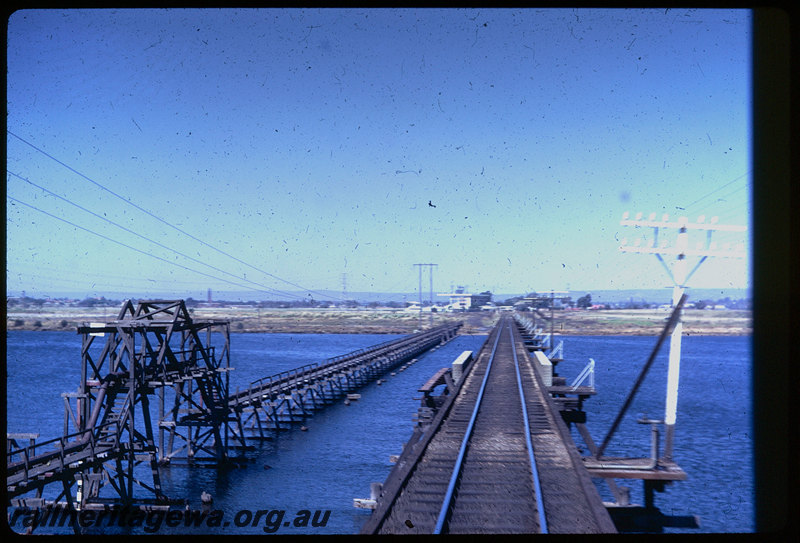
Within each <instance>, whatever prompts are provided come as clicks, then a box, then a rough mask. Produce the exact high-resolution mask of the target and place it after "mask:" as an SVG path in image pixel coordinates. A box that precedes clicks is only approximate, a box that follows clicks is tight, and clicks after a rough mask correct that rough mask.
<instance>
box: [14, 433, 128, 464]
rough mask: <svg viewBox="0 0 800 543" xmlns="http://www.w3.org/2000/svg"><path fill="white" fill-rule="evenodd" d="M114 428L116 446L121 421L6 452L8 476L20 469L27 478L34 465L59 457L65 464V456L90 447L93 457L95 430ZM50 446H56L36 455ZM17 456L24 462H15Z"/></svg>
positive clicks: (119, 436)
mask: <svg viewBox="0 0 800 543" xmlns="http://www.w3.org/2000/svg"><path fill="white" fill-rule="evenodd" d="M111 426H114V427H115V430H114V443H115V445H116V444H117V443H119V441H120V438H121V437H122V424H121V423H120V421H111V422H106V423H104V424H101V425H99V426H96V427H95V428H87V429H86V430H79V431H77V432H73V433H71V434H67V435H65V436H59V437H55V438H52V439H48V440H47V441H42V442H41V443H34V444H32V445H26V446H24V447H20V448H17V449H11V450H9V451H7V452H6V471H7V475H8V474H10V473H9V472H11V471H19V469H20V468H22V469H24V470H25V473H26V477H27V472H28V470H29V469H30V467H31V465H32V463H34V464H35V463H41V462H44V461H45V460H47V459H52V458H54V457H56V456H57V457H59V459H60V460H61V461H62V463H63V462H64V455H65V454H69V453H71V452H75V451H79V450H82V449H84V448H86V446H87V445H88V446H89V447H90V448H91V451H92V454H91V455H90V456H91V457H94V455H95V447H96V439H97V438H96V436H95V433H94V432H93V430H95V431H99V430H102V429H103V428H107V427H111ZM79 436H80V437H81V438H82V439H75V440H74V441H73V440H71V438H77V437H79ZM50 445H56V446H55V447H54V448H53V449H51V450H48V451H45V452H43V453H39V454H36V449H40V448H42V447H48V446H50ZM17 455H22V456H23V459H22V460H17V461H16V462H15V461H13V458H14V457H15V456H17Z"/></svg>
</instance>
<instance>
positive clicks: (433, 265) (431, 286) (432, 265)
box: [414, 264, 438, 328]
mask: <svg viewBox="0 0 800 543" xmlns="http://www.w3.org/2000/svg"><path fill="white" fill-rule="evenodd" d="M414 266H419V324H420V328H422V268H423V266H427V267H428V270H429V272H430V288H431V290H430V296H431V299H430V302H431V318H430V321H431V324H433V268H434V267H435V266H438V264H414Z"/></svg>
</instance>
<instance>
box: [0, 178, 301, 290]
mask: <svg viewBox="0 0 800 543" xmlns="http://www.w3.org/2000/svg"><path fill="white" fill-rule="evenodd" d="M6 172H7V173H8V174H10V175H13V176H14V177H16V178H18V179H21V180H22V181H25V182H26V183H28V184H29V185H31V186H34V187H36V188H37V189H39V190H41V191H43V192H45V193H47V194H49V195H51V196H53V197H55V198H58V199H59V200H63V201H64V202H67V203H68V204H70V205H71V206H74V207H77V208H78V209H80V210H81V211H84V212H86V213H88V214H90V215H92V216H93V217H97V218H98V219H101V220H103V221H105V222H107V223H109V224H111V225H114V226H116V227H117V228H120V229H122V230H124V231H125V232H128V233H129V234H133V235H134V236H136V237H139V238H141V239H143V240H145V241H148V242H150V243H153V244H155V245H158V246H159V247H161V248H162V249H166V250H168V251H172V252H173V253H175V254H177V255H180V256H182V257H184V258H188V259H189V260H191V261H193V262H197V263H198V264H202V265H203V266H207V267H209V268H211V269H212V270H215V271H218V272H220V273H224V274H225V275H230V276H232V277H235V278H236V279H243V280H244V281H247V282H248V283H252V284H254V285H257V286H258V287H261V288H260V289H258V290H262V289H263V291H264V292H269V293H272V294H280V295H282V296H288V297H293V298H302V296H297V295H296V294H291V293H289V292H284V291H281V290H277V289H274V288H272V287H268V286H266V285H262V284H260V283H257V282H255V281H251V280H250V279H247V278H246V277H239V276H238V275H236V274H233V273H230V272H227V271H225V270H223V269H220V268H217V267H216V266H212V265H211V264H208V263H207V262H203V261H202V260H200V259H197V258H194V257H193V256H189V255H187V254H184V253H182V252H180V251H178V250H177V249H173V248H172V247H167V246H166V245H164V244H163V243H159V242H158V241H155V240H153V239H150V238H148V237H147V236H145V235H143V234H140V233H139V232H136V231H134V230H131V229H130V228H127V227H125V226H123V225H121V224H118V223H116V222H114V221H112V220H111V219H109V218H107V217H103V216H102V215H100V214H98V213H95V212H94V211H91V210H89V209H86V208H85V207H83V206H81V205H79V204H76V203H75V202H73V201H71V200H69V199H68V198H64V197H63V196H60V195H58V194H56V193H55V192H53V191H50V190H48V189H46V188H44V187H42V186H40V185H37V184H36V183H34V182H33V181H31V180H29V179H26V178H24V177H22V176H21V175H18V174H16V173H14V172H12V171H10V170H6ZM251 288H252V287H251Z"/></svg>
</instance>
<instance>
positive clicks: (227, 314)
mask: <svg viewBox="0 0 800 543" xmlns="http://www.w3.org/2000/svg"><path fill="white" fill-rule="evenodd" d="M14 309H15V310H14V311H12V312H8V313H7V315H6V330H8V331H14V330H27V331H43V332H47V331H61V332H70V331H72V332H74V331H75V330H76V328H77V327H78V326H80V325H82V324H84V323H87V322H111V321H114V320H115V319H116V315H117V313H118V309H117V308H112V307H106V308H89V307H57V308H51V309H47V310H38V309H36V310H34V309H30V310H25V309H17V308H14ZM498 315H499V313H494V312H467V313H434V314H433V324H440V323H444V322H453V321H463V322H464V327H463V328H462V330H461V331H462V333H465V334H485V333H487V332H488V331H489V330H490V329H491V328H492V326H493V325H494V323H495V322H496V320H497V318H498ZM527 315H528V316H529V317H532V316H533V314H532V313H527ZM192 316H193V318H196V319H198V320H204V319H223V320H229V321H230V323H231V333H276V334H410V333H413V332H414V331H416V330H418V329H420V328H421V327H422V328H427V327H429V326H430V323H431V313H423V314H422V316H421V317H420V314H419V313H417V312H413V311H407V310H397V309H357V310H331V309H278V310H274V309H256V308H242V307H230V308H225V307H222V308H203V309H197V310H196V311H193V312H192ZM554 316H555V319H554V324H553V326H552V327H551V325H550V323H549V322H548V321H544V320H543V319H541V318H538V319H537V320H536V323H537V325H538V326H540V327H542V328H543V329H544V330H543V331H544V332H545V333H547V332H550V331H551V329H552V331H553V332H554V334H555V335H571V336H604V335H630V336H655V335H658V334H659V333H660V332H661V330H662V329H663V327H664V324H665V322H666V319H667V317H669V312H668V311H664V310H657V309H610V310H597V311H589V310H587V311H556V312H554ZM683 323H684V324H683V331H684V335H687V336H692V335H695V336H699V335H704V336H726V335H727V336H747V335H751V334H752V333H753V329H752V314H751V312H750V311H748V310H697V309H689V310H686V311H684V314H683Z"/></svg>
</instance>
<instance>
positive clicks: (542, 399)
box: [362, 318, 616, 534]
mask: <svg viewBox="0 0 800 543" xmlns="http://www.w3.org/2000/svg"><path fill="white" fill-rule="evenodd" d="M490 362H491V364H490ZM515 366H518V368H519V372H518V374H519V379H520V382H521V389H522V390H523V391H524V392H523V395H524V405H525V411H526V413H524V412H523V407H522V406H523V403H522V402H523V399H522V398H521V395H520V392H519V391H518V388H520V387H519V385H518V384H517V377H516V374H517V370H516V369H515ZM487 368H490V369H489V376H488V378H486V379H485V381H484V378H485V377H486V373H487ZM484 383H485V384H484ZM481 391H482V396H483V397H482V400H481V401H480V407H479V409H477V410H476V409H475V406H476V403H477V402H478V401H479V400H478V397H479V395H480V394H481ZM473 412H474V413H476V416H475V419H474V426H473V427H472V428H469V423H468V421H469V419H470V413H473ZM526 419H527V425H528V430H529V437H528V439H529V442H530V445H531V446H532V451H531V454H529V451H527V450H526V449H527V446H526V436H525V428H524V421H525V420H526ZM465 435H466V436H467V438H466V439H465ZM464 442H466V446H465V447H464V449H463V450H462V449H461V445H462V443H464ZM460 454H463V458H462V459H461V462H462V465H461V467H460V468H458V467H457V463H458V462H459V455H460ZM529 458H530V459H532V460H533V462H530V461H529ZM454 468H455V471H456V475H455V476H453V473H454ZM449 480H454V481H455V484H454V485H453V484H451V487H452V488H451V491H452V494H453V498H452V500H450V499H449V498H447V497H446V494H447V492H448V481H449ZM448 500H449V501H448ZM443 504H444V505H443ZM437 519H438V522H439V525H440V528H437ZM437 529H440V530H441V533H543V532H547V533H608V532H615V531H616V529H615V527H614V524H613V522H612V521H611V518H610V516H609V515H608V513H607V511H606V509H605V507H604V505H603V503H602V500H601V498H600V496H599V494H598V492H597V489H596V488H595V486H594V484H593V483H592V482H591V478H590V475H589V473H588V472H587V470H586V467H584V465H583V463H582V461H581V458H580V455H579V453H578V451H577V449H576V447H575V445H574V443H573V442H572V438H571V437H570V434H569V431H568V430H567V428H566V425H565V423H564V421H563V420H562V419H561V416H560V415H559V411H558V409H557V407H556V406H555V405H554V403H553V401H552V399H551V398H550V395H549V393H548V392H547V388H546V387H545V386H544V385H543V383H542V380H541V378H540V376H539V375H538V373H537V371H536V370H535V369H534V365H533V364H532V363H531V360H530V357H529V355H528V350H527V348H526V347H525V344H524V341H523V339H522V337H521V336H520V333H519V330H518V329H517V325H516V324H515V323H514V322H513V320H512V319H511V318H504V319H502V320H501V321H500V323H498V325H497V327H496V328H495V330H494V331H493V332H492V334H491V335H490V336H489V339H488V340H487V342H486V344H485V345H484V347H483V349H482V350H481V352H480V353H479V354H478V356H477V358H476V360H475V361H474V362H473V364H472V365H471V367H470V368H468V369H467V373H466V374H465V375H464V377H463V378H462V379H461V380H460V381H459V383H457V384H456V386H455V390H454V391H453V393H451V394H450V397H449V398H448V400H446V401H445V403H444V404H443V405H442V406H441V407H440V408H439V410H438V412H437V415H436V416H435V417H434V419H433V421H432V422H431V424H430V426H429V427H428V428H427V429H426V430H424V431H418V432H416V433H415V435H414V436H413V437H412V439H411V440H410V441H409V443H408V444H407V446H406V448H405V450H404V452H403V455H401V457H400V459H399V461H398V463H397V465H396V466H395V468H394V470H393V471H392V473H391V474H390V475H389V478H388V479H387V481H386V484H385V485H384V487H383V493H382V495H381V497H380V498H379V499H378V501H377V507H376V509H375V511H374V512H373V515H372V517H370V519H369V520H368V521H367V523H366V524H365V525H364V527H363V529H362V533H385V534H411V533H437Z"/></svg>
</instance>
